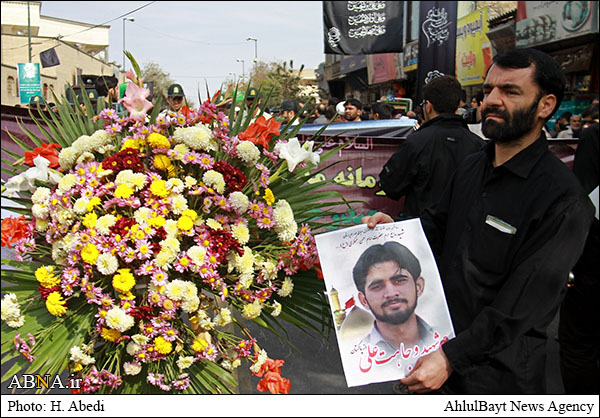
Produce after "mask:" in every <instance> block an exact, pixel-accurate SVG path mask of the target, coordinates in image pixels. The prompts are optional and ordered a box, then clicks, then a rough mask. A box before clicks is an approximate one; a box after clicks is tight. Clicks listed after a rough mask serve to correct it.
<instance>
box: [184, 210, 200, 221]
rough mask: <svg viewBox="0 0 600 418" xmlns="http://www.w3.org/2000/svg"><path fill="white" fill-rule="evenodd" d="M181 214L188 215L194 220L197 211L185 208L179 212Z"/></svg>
mask: <svg viewBox="0 0 600 418" xmlns="http://www.w3.org/2000/svg"><path fill="white" fill-rule="evenodd" d="M181 215H182V216H188V217H190V218H192V220H194V221H195V220H196V218H197V217H198V213H197V212H196V211H195V210H193V209H186V210H184V211H183V212H181Z"/></svg>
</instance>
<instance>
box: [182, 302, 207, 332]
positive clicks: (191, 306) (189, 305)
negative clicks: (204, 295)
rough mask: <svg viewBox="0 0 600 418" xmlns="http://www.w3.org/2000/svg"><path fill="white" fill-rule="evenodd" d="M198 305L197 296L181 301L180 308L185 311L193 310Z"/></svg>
mask: <svg viewBox="0 0 600 418" xmlns="http://www.w3.org/2000/svg"><path fill="white" fill-rule="evenodd" d="M198 306H200V298H199V297H198V296H194V297H191V298H186V299H184V300H183V302H181V309H182V310H183V311H184V312H186V313H192V312H194V311H195V310H196V309H198ZM207 329H208V328H207Z"/></svg>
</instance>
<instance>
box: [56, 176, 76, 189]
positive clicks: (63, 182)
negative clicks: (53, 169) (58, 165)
mask: <svg viewBox="0 0 600 418" xmlns="http://www.w3.org/2000/svg"><path fill="white" fill-rule="evenodd" d="M75 183H77V178H76V177H75V175H74V174H71V173H69V174H65V175H64V177H63V178H62V179H60V181H59V182H58V190H60V191H61V192H62V193H66V192H68V191H69V190H71V188H72V187H73V186H75Z"/></svg>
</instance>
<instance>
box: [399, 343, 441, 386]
mask: <svg viewBox="0 0 600 418" xmlns="http://www.w3.org/2000/svg"><path fill="white" fill-rule="evenodd" d="M451 373H452V366H451V365H450V362H449V361H448V358H447V357H446V355H445V354H444V351H443V350H442V349H439V350H437V351H434V352H433V353H431V354H427V355H426V356H423V357H420V358H419V359H418V360H417V363H416V364H415V368H414V369H413V370H412V372H410V373H409V374H408V376H406V377H405V378H404V379H400V382H402V383H403V384H405V385H406V386H408V390H409V391H411V392H414V393H427V392H432V391H434V390H438V389H439V388H441V387H442V385H443V384H444V382H445V381H446V380H448V378H449V377H450V374H451Z"/></svg>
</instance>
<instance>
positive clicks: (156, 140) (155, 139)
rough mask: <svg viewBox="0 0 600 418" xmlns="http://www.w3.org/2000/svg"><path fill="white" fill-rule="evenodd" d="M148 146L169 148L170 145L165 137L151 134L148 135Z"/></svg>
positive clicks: (154, 133)
mask: <svg viewBox="0 0 600 418" xmlns="http://www.w3.org/2000/svg"><path fill="white" fill-rule="evenodd" d="M147 141H148V145H150V146H151V147H152V148H171V144H170V142H169V140H168V139H167V137H166V136H164V135H161V134H159V133H156V132H153V133H151V134H150V135H148V139H147Z"/></svg>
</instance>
